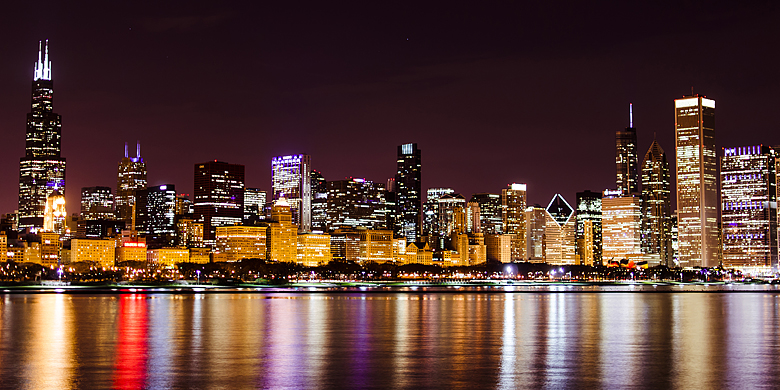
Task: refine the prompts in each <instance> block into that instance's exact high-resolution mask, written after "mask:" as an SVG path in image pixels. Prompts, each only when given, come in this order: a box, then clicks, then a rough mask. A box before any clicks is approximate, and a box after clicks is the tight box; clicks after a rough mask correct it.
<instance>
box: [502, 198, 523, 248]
mask: <svg viewBox="0 0 780 390" xmlns="http://www.w3.org/2000/svg"><path fill="white" fill-rule="evenodd" d="M526 188H527V186H526V185H525V184H518V183H513V184H511V185H510V186H509V188H504V189H503V190H501V212H502V221H503V225H504V233H506V234H515V235H516V238H518V239H517V240H515V241H514V242H513V244H514V245H512V260H516V261H519V260H523V259H525V258H526V257H527V255H526V250H527V246H526V244H525V242H524V240H523V239H524V238H525V237H526V228H527V223H526V222H525V217H526V212H525V210H526V204H527V201H526Z"/></svg>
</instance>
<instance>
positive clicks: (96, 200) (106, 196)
mask: <svg viewBox="0 0 780 390" xmlns="http://www.w3.org/2000/svg"><path fill="white" fill-rule="evenodd" d="M80 217H81V219H82V220H88V221H95V220H100V219H106V220H112V219H115V214H114V194H112V193H111V187H82V188H81V215H80Z"/></svg>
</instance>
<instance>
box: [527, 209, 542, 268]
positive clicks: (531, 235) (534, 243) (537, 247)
mask: <svg viewBox="0 0 780 390" xmlns="http://www.w3.org/2000/svg"><path fill="white" fill-rule="evenodd" d="M546 228H547V210H545V209H544V207H542V206H540V205H538V204H537V205H533V206H532V207H528V208H527V209H525V232H526V235H525V255H526V257H525V259H526V260H528V261H530V262H532V263H542V262H544V252H545V231H546Z"/></svg>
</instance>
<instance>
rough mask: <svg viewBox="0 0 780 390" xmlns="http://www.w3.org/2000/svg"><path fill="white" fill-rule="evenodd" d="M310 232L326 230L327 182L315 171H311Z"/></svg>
mask: <svg viewBox="0 0 780 390" xmlns="http://www.w3.org/2000/svg"><path fill="white" fill-rule="evenodd" d="M385 218H387V216H385ZM385 223H387V221H385ZM311 230H312V231H314V232H320V233H321V232H325V231H327V230H328V182H327V181H326V180H325V177H324V176H322V173H320V172H318V171H315V170H312V171H311Z"/></svg>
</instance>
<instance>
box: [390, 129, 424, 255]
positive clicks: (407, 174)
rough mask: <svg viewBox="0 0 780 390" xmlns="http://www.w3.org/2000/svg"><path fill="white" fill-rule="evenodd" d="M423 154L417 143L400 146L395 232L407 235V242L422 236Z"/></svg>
mask: <svg viewBox="0 0 780 390" xmlns="http://www.w3.org/2000/svg"><path fill="white" fill-rule="evenodd" d="M421 156H422V155H421V152H420V149H417V144H403V145H400V146H398V159H397V163H398V170H397V171H396V174H395V185H396V200H395V201H396V213H395V221H396V229H395V233H396V234H397V235H400V236H403V237H406V242H416V241H418V239H419V237H420V228H421V225H422V176H421V174H420V165H421V160H422V157H421Z"/></svg>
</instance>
